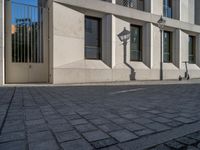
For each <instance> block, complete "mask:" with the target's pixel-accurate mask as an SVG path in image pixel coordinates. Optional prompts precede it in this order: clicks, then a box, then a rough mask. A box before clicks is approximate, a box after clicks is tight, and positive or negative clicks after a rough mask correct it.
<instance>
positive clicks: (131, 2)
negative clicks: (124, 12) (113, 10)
mask: <svg viewBox="0 0 200 150" xmlns="http://www.w3.org/2000/svg"><path fill="white" fill-rule="evenodd" d="M116 4H119V5H122V6H126V7H130V8H134V9H138V10H142V11H143V10H144V0H116Z"/></svg>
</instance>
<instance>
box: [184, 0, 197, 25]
mask: <svg viewBox="0 0 200 150" xmlns="http://www.w3.org/2000/svg"><path fill="white" fill-rule="evenodd" d="M180 12H181V13H180V20H181V21H184V22H190V23H192V24H193V23H194V22H195V0H180Z"/></svg>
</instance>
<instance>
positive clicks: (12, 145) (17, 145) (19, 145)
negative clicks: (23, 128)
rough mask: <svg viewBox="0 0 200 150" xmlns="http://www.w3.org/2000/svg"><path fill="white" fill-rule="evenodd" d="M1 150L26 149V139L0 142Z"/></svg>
mask: <svg viewBox="0 0 200 150" xmlns="http://www.w3.org/2000/svg"><path fill="white" fill-rule="evenodd" d="M0 150H26V143H25V141H14V142H8V143H2V144H0Z"/></svg>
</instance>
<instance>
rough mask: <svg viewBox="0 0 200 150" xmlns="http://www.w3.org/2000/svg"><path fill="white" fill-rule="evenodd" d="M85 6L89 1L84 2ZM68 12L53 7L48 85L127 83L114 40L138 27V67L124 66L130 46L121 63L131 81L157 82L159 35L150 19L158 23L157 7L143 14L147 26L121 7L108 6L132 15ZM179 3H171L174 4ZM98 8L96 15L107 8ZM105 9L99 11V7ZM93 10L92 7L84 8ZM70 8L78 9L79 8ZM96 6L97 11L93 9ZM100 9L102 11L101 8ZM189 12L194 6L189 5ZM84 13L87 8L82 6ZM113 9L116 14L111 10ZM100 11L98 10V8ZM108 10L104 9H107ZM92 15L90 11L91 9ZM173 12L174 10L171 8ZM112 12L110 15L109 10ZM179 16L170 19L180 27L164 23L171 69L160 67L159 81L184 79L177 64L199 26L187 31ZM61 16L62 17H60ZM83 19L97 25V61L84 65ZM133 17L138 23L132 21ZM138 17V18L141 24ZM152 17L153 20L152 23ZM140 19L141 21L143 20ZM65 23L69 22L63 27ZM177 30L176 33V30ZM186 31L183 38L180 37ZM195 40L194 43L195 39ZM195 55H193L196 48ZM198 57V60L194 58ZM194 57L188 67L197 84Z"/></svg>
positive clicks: (133, 64)
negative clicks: (99, 38)
mask: <svg viewBox="0 0 200 150" xmlns="http://www.w3.org/2000/svg"><path fill="white" fill-rule="evenodd" d="M62 1H65V2H66V4H67V3H70V2H71V3H73V1H71V0H62ZM85 1H89V0H85ZM80 2H82V3H81V4H82V6H83V7H82V8H80V7H78V8H76V7H72V6H71V5H62V4H58V3H56V2H54V3H53V32H52V34H53V35H52V37H53V49H52V61H51V62H52V70H53V71H52V80H53V83H77V82H78V83H80V82H102V81H128V80H130V73H131V70H130V68H129V67H128V66H126V65H125V64H124V62H123V61H124V51H123V48H124V47H123V45H122V43H121V41H120V40H119V38H118V37H117V35H118V34H119V33H120V32H121V31H123V29H124V27H126V29H128V30H130V25H131V24H135V25H140V26H142V29H143V39H142V41H143V45H142V47H143V61H142V62H131V61H130V43H128V44H127V58H126V59H127V62H128V63H129V65H130V66H131V67H132V68H134V70H135V79H136V80H159V78H160V47H161V45H160V30H159V28H158V27H157V25H156V24H155V23H154V22H155V21H156V20H155V19H156V15H158V17H157V19H158V18H159V16H160V14H161V13H162V7H161V6H162V1H161V0H155V1H149V3H150V5H151V7H150V8H149V9H150V10H149V11H151V12H152V13H153V14H155V16H152V17H151V19H152V20H151V21H152V22H148V21H147V20H146V19H148V18H146V17H147V14H146V13H145V12H141V11H136V10H131V9H130V10H129V9H127V8H125V7H121V6H116V5H113V10H115V11H116V10H117V9H118V7H119V8H121V10H122V9H124V10H123V12H125V11H126V12H127V11H130V12H132V11H133V12H134V16H135V17H133V16H131V15H132V13H133V12H132V13H131V15H130V16H128V17H126V16H123V15H117V14H108V13H107V12H106V11H95V10H92V9H87V8H84V4H85V3H84V2H83V1H80ZM180 2H181V0H180V1H179V0H176V3H179V4H180ZM94 3H95V4H96V5H98V4H101V5H102V9H104V7H105V6H107V5H110V3H106V2H103V3H101V2H100V3H98V2H94ZM104 3H105V6H104ZM188 3H189V2H188V1H187V2H183V3H182V2H181V4H180V6H179V7H181V9H179V10H180V12H181V10H182V9H186V8H185V7H187V6H186V4H188ZM90 4H91V6H93V7H95V4H94V5H93V3H92V2H91V3H90ZM72 5H79V2H77V3H76V4H72ZM99 6H100V5H99ZM103 6H104V7H103ZM193 6H194V5H193ZM86 7H89V6H86ZM114 7H116V8H114ZM100 8H101V7H100ZM107 8H109V7H107ZM95 9H96V8H95ZM174 9H175V8H174ZM111 11H112V10H111ZM180 12H179V11H177V12H176V14H175V15H176V16H175V18H176V19H178V18H179V17H180V19H181V21H184V22H185V23H184V22H179V21H177V20H172V19H168V18H166V19H167V24H166V28H165V30H167V31H171V32H172V33H173V50H172V51H173V54H172V56H173V61H172V63H164V64H163V68H164V79H178V76H179V75H180V74H181V75H184V72H185V66H184V64H183V63H182V61H184V60H186V59H188V49H187V48H188V41H187V40H188V35H189V34H190V33H188V30H189V29H191V31H190V32H191V33H195V32H194V31H196V33H197V31H198V28H199V26H195V25H192V24H191V26H189V24H188V23H186V22H189V21H191V22H192V21H194V19H193V20H192V18H189V15H188V13H191V11H190V10H188V11H187V12H186V13H185V14H184V13H182V15H181V16H180V14H179V13H180ZM66 14H67V15H66ZM85 15H89V16H95V17H99V18H101V19H102V60H85V59H84V17H85ZM137 15H138V16H141V18H138V19H137ZM142 17H144V18H142ZM154 17H155V18H154ZM143 19H144V20H143ZM69 20H70V22H69ZM178 26H179V27H180V29H178V28H179V27H178ZM184 29H186V31H187V32H185V31H184ZM198 40H199V38H198ZM197 47H198V52H197V55H200V54H199V47H200V46H197ZM197 57H198V56H197ZM199 64H200V61H199V57H198V60H197V64H196V65H195V64H194V65H189V66H188V68H189V69H190V71H191V72H190V73H191V77H192V78H200V72H199V71H200V68H199V67H198V66H199Z"/></svg>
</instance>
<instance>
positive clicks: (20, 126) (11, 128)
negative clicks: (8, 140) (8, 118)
mask: <svg viewBox="0 0 200 150" xmlns="http://www.w3.org/2000/svg"><path fill="white" fill-rule="evenodd" d="M24 130H25V127H24V123H23V122H21V121H15V122H12V123H5V125H4V127H3V130H2V133H6V132H15V131H24Z"/></svg>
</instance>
